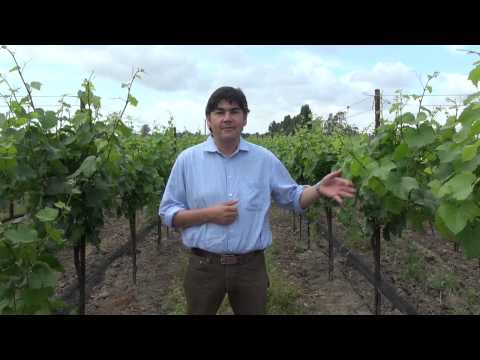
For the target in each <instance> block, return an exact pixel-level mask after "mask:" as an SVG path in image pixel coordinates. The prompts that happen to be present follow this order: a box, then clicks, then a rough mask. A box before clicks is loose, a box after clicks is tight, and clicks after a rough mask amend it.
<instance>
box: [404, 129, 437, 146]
mask: <svg viewBox="0 0 480 360" xmlns="http://www.w3.org/2000/svg"><path fill="white" fill-rule="evenodd" d="M405 141H406V142H407V144H408V146H409V147H411V148H419V147H422V146H426V145H429V144H431V143H433V142H434V141H435V133H434V131H433V128H432V127H431V126H430V125H428V124H422V125H420V128H419V129H418V130H414V129H408V131H406V132H405Z"/></svg>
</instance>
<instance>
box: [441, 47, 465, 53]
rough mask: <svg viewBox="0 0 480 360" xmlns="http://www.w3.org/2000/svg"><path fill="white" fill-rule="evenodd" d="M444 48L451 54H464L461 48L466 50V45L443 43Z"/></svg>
mask: <svg viewBox="0 0 480 360" xmlns="http://www.w3.org/2000/svg"><path fill="white" fill-rule="evenodd" d="M444 48H445V49H446V50H447V52H448V53H450V54H451V55H465V52H464V51H462V50H466V49H467V46H466V45H444Z"/></svg>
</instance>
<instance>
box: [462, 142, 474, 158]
mask: <svg viewBox="0 0 480 360" xmlns="http://www.w3.org/2000/svg"><path fill="white" fill-rule="evenodd" d="M477 148H478V144H474V145H466V146H465V147H464V148H463V153H462V161H465V162H466V161H470V160H472V159H473V158H474V157H475V156H476V155H477Z"/></svg>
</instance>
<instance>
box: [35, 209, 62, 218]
mask: <svg viewBox="0 0 480 360" xmlns="http://www.w3.org/2000/svg"><path fill="white" fill-rule="evenodd" d="M57 216H58V209H52V208H50V207H46V208H43V209H42V210H40V211H39V212H38V213H37V214H36V215H35V217H36V218H37V219H39V220H40V221H42V222H50V221H53V220H55V219H56V218H57Z"/></svg>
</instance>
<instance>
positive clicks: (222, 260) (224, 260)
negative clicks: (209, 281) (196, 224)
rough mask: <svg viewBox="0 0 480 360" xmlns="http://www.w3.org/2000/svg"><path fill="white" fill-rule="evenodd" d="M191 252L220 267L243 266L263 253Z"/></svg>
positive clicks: (258, 251)
mask: <svg viewBox="0 0 480 360" xmlns="http://www.w3.org/2000/svg"><path fill="white" fill-rule="evenodd" d="M191 250H192V253H193V254H195V255H197V256H201V257H204V258H207V259H208V262H209V263H212V264H222V265H236V264H245V263H247V262H249V261H250V260H252V259H253V258H254V257H255V256H257V255H258V254H261V253H263V250H255V251H252V252H249V253H246V254H215V253H212V252H210V251H206V250H203V249H199V248H192V249H191Z"/></svg>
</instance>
